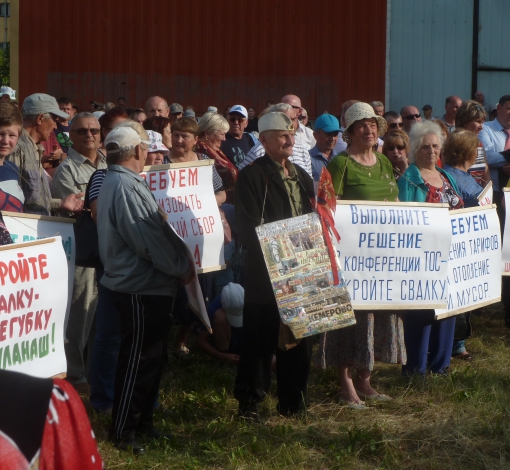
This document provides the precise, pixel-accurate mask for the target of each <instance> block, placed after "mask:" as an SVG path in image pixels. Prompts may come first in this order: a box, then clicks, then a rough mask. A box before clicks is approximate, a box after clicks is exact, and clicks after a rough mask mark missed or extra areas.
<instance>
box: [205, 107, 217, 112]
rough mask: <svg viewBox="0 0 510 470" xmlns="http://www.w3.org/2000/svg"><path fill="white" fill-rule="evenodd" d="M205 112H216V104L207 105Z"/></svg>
mask: <svg viewBox="0 0 510 470" xmlns="http://www.w3.org/2000/svg"><path fill="white" fill-rule="evenodd" d="M207 112H208V113H217V112H218V108H217V107H216V106H209V107H208V108H207Z"/></svg>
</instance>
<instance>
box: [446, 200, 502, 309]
mask: <svg viewBox="0 0 510 470" xmlns="http://www.w3.org/2000/svg"><path fill="white" fill-rule="evenodd" d="M450 227H451V233H452V242H451V247H450V257H449V260H448V305H447V308H445V309H436V318H437V319H441V318H446V317H451V316H453V315H458V314H459V313H462V312H467V311H468V310H473V309H475V308H480V307H483V306H484V305H489V304H493V303H495V302H499V301H500V300H501V269H500V266H501V235H500V226H499V218H498V214H497V212H496V206H495V205H490V206H484V207H470V208H468V209H460V210H455V211H450Z"/></svg>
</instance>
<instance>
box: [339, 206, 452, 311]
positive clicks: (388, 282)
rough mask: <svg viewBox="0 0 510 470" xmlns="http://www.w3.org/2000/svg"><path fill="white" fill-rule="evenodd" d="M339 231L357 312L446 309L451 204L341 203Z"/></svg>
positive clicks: (341, 249)
mask: <svg viewBox="0 0 510 470" xmlns="http://www.w3.org/2000/svg"><path fill="white" fill-rule="evenodd" d="M335 227H336V229H337V230H338V233H339V234H340V237H341V240H340V242H339V243H337V244H336V249H337V251H338V254H339V257H340V263H341V265H342V268H343V271H344V276H345V279H346V282H347V287H348V289H349V293H350V295H351V301H352V303H353V307H354V309H355V310H356V308H358V309H370V308H373V307H378V308H387V309H423V308H445V307H446V304H447V299H448V285H447V272H448V258H449V250H450V241H451V236H452V234H451V230H450V217H449V215H448V206H447V205H445V204H425V203H388V202H373V201H337V209H336V213H335Z"/></svg>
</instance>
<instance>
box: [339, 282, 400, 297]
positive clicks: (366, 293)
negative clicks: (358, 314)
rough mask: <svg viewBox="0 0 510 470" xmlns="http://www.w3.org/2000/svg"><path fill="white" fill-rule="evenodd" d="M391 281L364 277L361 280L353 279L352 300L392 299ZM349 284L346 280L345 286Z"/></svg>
mask: <svg viewBox="0 0 510 470" xmlns="http://www.w3.org/2000/svg"><path fill="white" fill-rule="evenodd" d="M392 283H393V281H392V280H391V279H370V280H367V279H364V280H361V281H360V280H358V279H354V280H353V282H352V300H374V301H375V300H378V301H384V302H387V301H392V300H393V298H392V296H391V295H392V294H391V293H392V291H393V288H392V287H391V285H392ZM349 285H350V281H348V282H347V286H349ZM356 296H357V297H356Z"/></svg>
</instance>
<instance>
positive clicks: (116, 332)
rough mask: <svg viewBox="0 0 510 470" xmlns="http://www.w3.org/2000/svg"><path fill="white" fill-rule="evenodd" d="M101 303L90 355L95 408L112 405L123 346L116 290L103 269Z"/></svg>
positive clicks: (101, 273) (101, 275)
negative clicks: (104, 282)
mask: <svg viewBox="0 0 510 470" xmlns="http://www.w3.org/2000/svg"><path fill="white" fill-rule="evenodd" d="M96 273H97V284H98V302H97V309H96V337H95V339H94V345H93V347H92V353H91V357H90V362H89V365H90V370H89V383H90V404H91V405H92V407H93V408H94V409H96V410H106V409H108V408H112V406H113V390H114V383H115V371H116V370H117V360H118V356H119V349H120V340H121V333H120V314H119V312H118V310H117V309H116V308H115V304H114V302H113V291H111V290H110V289H107V288H106V287H104V286H103V285H102V284H101V283H100V280H101V277H103V273H104V271H103V269H102V268H98V269H97V270H96Z"/></svg>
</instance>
